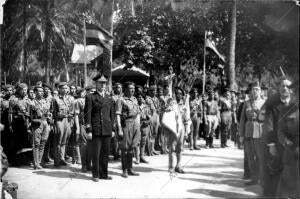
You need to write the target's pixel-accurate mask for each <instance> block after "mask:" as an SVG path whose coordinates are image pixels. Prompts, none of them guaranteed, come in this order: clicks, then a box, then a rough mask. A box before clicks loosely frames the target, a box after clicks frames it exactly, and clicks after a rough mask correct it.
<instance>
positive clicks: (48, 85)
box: [42, 83, 51, 89]
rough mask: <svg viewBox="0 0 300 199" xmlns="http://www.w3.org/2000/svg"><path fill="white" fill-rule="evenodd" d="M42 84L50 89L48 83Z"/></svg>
mask: <svg viewBox="0 0 300 199" xmlns="http://www.w3.org/2000/svg"><path fill="white" fill-rule="evenodd" d="M42 86H43V87H47V88H49V89H51V86H50V85H49V84H47V83H43V84H42Z"/></svg>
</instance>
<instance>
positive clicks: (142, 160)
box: [140, 144, 149, 164]
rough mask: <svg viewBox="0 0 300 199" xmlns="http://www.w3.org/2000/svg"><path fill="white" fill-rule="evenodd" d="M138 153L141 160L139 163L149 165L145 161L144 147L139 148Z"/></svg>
mask: <svg viewBox="0 0 300 199" xmlns="http://www.w3.org/2000/svg"><path fill="white" fill-rule="evenodd" d="M140 153H141V155H140V160H141V162H142V163H146V164H147V163H149V162H148V161H147V160H146V159H145V145H144V144H143V145H142V146H141V150H140Z"/></svg>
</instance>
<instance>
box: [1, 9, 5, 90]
mask: <svg viewBox="0 0 300 199" xmlns="http://www.w3.org/2000/svg"><path fill="white" fill-rule="evenodd" d="M0 6H1V8H2V5H0ZM1 8H0V9H1ZM0 17H1V16H0ZM0 20H1V19H0ZM1 74H2V24H1V23H0V84H1V83H2V77H1V76H2V75H1ZM5 79H6V78H5V73H4V80H5ZM4 83H5V85H6V80H5V81H4Z"/></svg>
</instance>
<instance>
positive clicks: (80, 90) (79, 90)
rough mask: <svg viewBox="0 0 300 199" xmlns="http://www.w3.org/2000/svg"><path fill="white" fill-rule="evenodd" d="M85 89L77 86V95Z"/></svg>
mask: <svg viewBox="0 0 300 199" xmlns="http://www.w3.org/2000/svg"><path fill="white" fill-rule="evenodd" d="M84 90H85V89H84V88H79V89H77V90H76V95H79V94H80V93H82V92H83V91H84Z"/></svg>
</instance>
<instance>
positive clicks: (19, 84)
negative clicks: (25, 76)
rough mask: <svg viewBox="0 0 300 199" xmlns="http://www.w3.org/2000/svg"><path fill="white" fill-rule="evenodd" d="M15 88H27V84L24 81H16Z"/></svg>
mask: <svg viewBox="0 0 300 199" xmlns="http://www.w3.org/2000/svg"><path fill="white" fill-rule="evenodd" d="M16 87H17V89H23V88H28V86H27V84H25V83H18V84H17V85H16Z"/></svg>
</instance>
